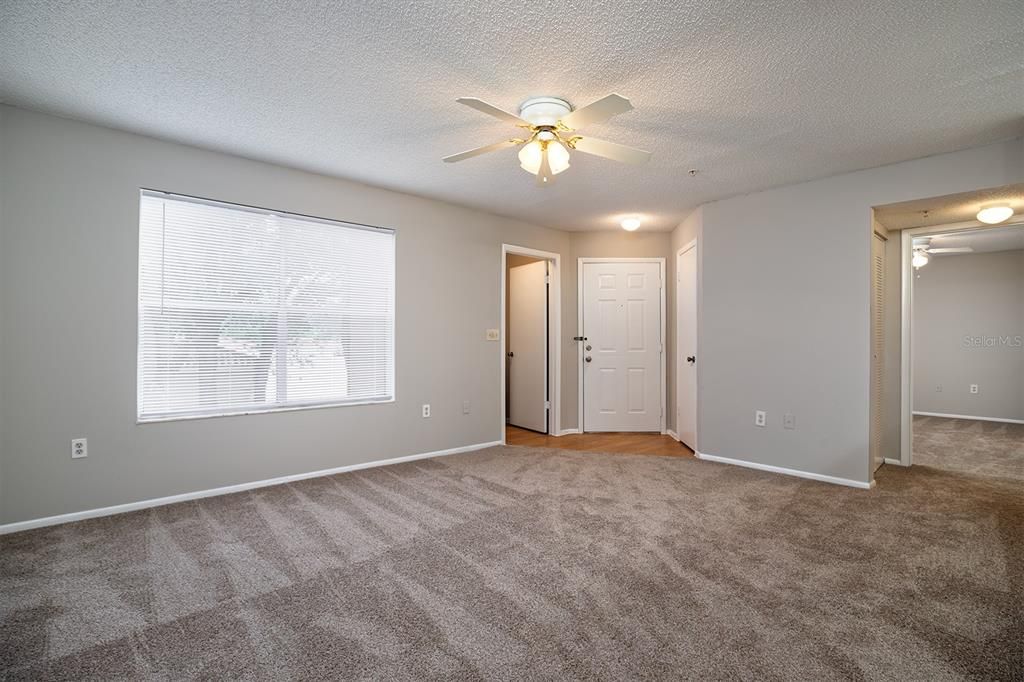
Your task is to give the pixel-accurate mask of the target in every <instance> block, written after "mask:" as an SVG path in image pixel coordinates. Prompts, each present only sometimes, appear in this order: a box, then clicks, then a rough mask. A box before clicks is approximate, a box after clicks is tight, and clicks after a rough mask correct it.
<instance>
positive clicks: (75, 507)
mask: <svg viewBox="0 0 1024 682" xmlns="http://www.w3.org/2000/svg"><path fill="white" fill-rule="evenodd" d="M1022 180H1024V147H1022V143H1021V140H1014V141H1011V142H1007V143H1002V144H997V145H990V146H987V147H982V148H978V149H973V150H967V151H963V152H957V153H954V154H947V155H942V156H936V157H930V158H928V159H921V160H918V161H912V162H908V163H903V164H897V165H894V166H887V167H884V168H878V169H872V170H868V171H861V172H858V173H851V174H847V175H843V176H837V177H834V178H829V179H826V180H820V181H816V182H811V183H803V184H801V185H795V186H790V187H783V188H779V189H776V190H770V191H767V192H761V193H758V194H753V195H747V196H743V197H737V198H734V199H728V200H725V201H720V202H716V203H712V204H708V205H705V206H704V207H702V208H701V209H700V210H699V211H698V212H696V213H695V214H694V216H691V218H690V219H688V220H687V222H685V223H684V224H683V225H681V226H680V227H679V228H677V230H676V231H675V232H674V233H673V234H672V235H668V234H665V233H662V234H651V233H643V232H640V233H636V234H633V235H630V234H626V233H621V232H609V233H586V234H580V233H573V234H572V235H570V234H568V233H564V232H560V231H558V230H552V229H548V228H543V227H538V226H535V225H529V224H526V223H522V222H517V221H513V220H508V219H504V218H500V217H496V216H493V215H489V214H485V213H481V212H478V211H472V210H468V209H464V208H460V207H457V206H453V205H450V204H445V203H442V202H437V201H431V200H426V199H422V198H417V197H412V196H409V195H403V194H400V193H395V192H389V191H386V190H381V189H377V188H373V187H368V186H365V185H360V184H357V183H352V182H346V181H343V180H338V179H335V178H330V177H325V176H320V175H315V174H310V173H304V172H300V171H296V170H293V169H287V168H282V167H277V166H273V165H269V164H265V163H258V162H254V161H249V160H245V159H240V158H236V157H231V156H226V155H223V154H218V153H214V152H209V151H204V150H200V149H195V148H191V147H185V146H181V145H176V144H170V143H166V142H161V141H158V140H154V139H150V138H145V137H140V136H136V135H131V134H127V133H122V132H117V131H113V130H109V129H104V128H99V127H96V126H91V125H87V124H83V123H78V122H73V121H67V120H63V119H58V118H54V117H50V116H45V115H41V114H35V113H31V112H26V111H22V110H18V109H14V108H10V107H5V106H0V245H2V250H0V406H2V409H0V472H2V476H3V477H2V479H0V523H7V522H13V521H19V520H24V519H31V518H39V517H43V516H50V515H54V514H61V513H66V512H72V511H79V510H84V509H92V508H96V507H102V506H108V505H114V504H120V503H126V502H132V501H137V500H144V499H150V498H155V497H161V496H166V495H173V494H177V493H184V492H190V491H195V490H202V489H206V488H212V487H218V486H223V485H231V484H236V483H242V482H247V481H253V480H261V479H267V478H273V477H277V476H283V475H287V474H293V473H301V472H307V471H315V470H319V469H325V468H330V467H337V466H342V465H346V464H354V463H359V462H365V461H372V460H378V459H383V458H388V457H397V456H401V455H407V454H414V453H420V452H428V451H433V450H439V449H446V448H452V447H457V446H461V445H469V444H474V443H481V442H488V441H493V440H497V439H499V438H500V435H501V423H502V418H501V415H500V395H499V382H500V376H499V373H500V355H499V354H500V352H501V344H500V343H495V342H487V341H485V340H484V330H485V329H487V328H493V327H498V326H499V324H498V322H499V320H498V315H499V314H500V306H499V305H498V300H499V296H500V282H501V268H500V263H501V253H500V245H501V244H502V243H503V242H504V243H511V244H518V245H521V246H527V247H531V248H536V249H542V250H546V251H552V252H556V253H559V254H561V255H562V257H563V270H564V272H563V280H562V303H563V310H562V316H563V325H562V328H563V341H564V346H563V376H562V427H563V428H574V427H575V426H576V414H577V407H578V404H579V403H578V396H577V395H576V390H575V387H576V381H577V377H578V373H577V372H578V367H577V360H576V345H575V343H574V342H572V341H571V337H572V336H573V335H574V334H575V330H576V258H577V257H580V256H592V257H608V256H643V257H665V258H666V264H667V268H668V273H669V274H670V277H671V273H673V272H674V268H675V263H674V257H675V248H676V247H677V246H680V245H682V244H683V243H685V241H688V239H690V238H692V236H691V235H693V234H697V233H699V234H700V235H701V237H702V239H701V253H700V259H701V286H702V292H701V298H700V301H701V315H702V327H701V330H700V343H701V347H700V353H701V358H700V370H699V372H700V385H701V392H702V394H701V404H700V407H699V411H700V414H699V421H700V429H699V436H698V437H699V439H700V441H699V442H700V449H701V450H702V451H703V452H707V453H711V454H716V455H721V456H725V457H732V458H735V459H741V460H747V461H751V462H759V463H763V464H769V465H774V466H780V467H788V468H793V469H800V470H803V471H809V472H814V473H821V474H826V475H832V476H838V477H842V478H849V479H853V480H858V481H867V480H869V475H868V457H867V448H868V418H867V412H868V358H869V345H868V310H869V305H868V304H869V286H868V285H869V260H870V259H869V253H870V242H869V238H870V230H868V229H866V226H867V224H868V221H869V220H870V207H871V206H873V205H878V204H884V203H891V202H896V201H903V200H907V199H913V198H919V197H926V196H936V195H941V194H948V193H953V192H960V191H968V190H972V189H976V188H979V187H990V186H997V185H1005V184H1010V183H1013V182H1020V181H1022ZM139 187H150V188H155V189H163V190H168V191H174V192H180V193H183V194H191V195H197V196H204V197H212V198H217V199H221V200H226V201H234V202H238V203H243V204H252V205H257V206H266V207H270V208H275V209H280V210H287V211H296V212H300V213H307V214H312V215H319V216H324V217H329V218H337V219H342V220H352V221H357V222H363V223H369V224H377V225H383V226H388V227H394V228H396V229H397V230H398V244H397V248H398V274H397V276H398V294H397V322H396V332H397V337H396V393H397V400H396V402H395V403H392V404H388V405H369V406H359V407H347V408H334V409H323V410H305V411H296V412H285V413H277V414H268V415H252V416H239V417H226V418H216V419H206V420H198V421H184V422H170V423H159V424H148V425H145V426H138V425H136V424H135V397H136V396H135V361H134V358H135V349H136V287H137V272H136V268H137V250H138V189H139ZM826 256H827V257H826ZM452 263H456V264H458V267H452ZM467 283H468V284H469V285H467ZM28 291H31V295H26V292H28ZM668 292H669V298H670V301H669V316H668V319H667V320H666V324H667V328H668V331H669V334H668V339H669V358H668V360H669V362H668V364H669V396H670V405H669V411H668V416H669V419H668V422H669V425H670V426H674V418H673V416H672V415H673V413H674V409H673V406H672V405H673V404H674V401H671V396H672V394H673V387H674V386H673V384H674V380H673V379H672V377H673V375H674V362H673V361H672V350H673V349H674V340H673V315H672V310H673V307H674V292H673V290H672V287H671V286H670V287H669V288H668ZM891 371H895V372H897V373H898V371H899V368H898V367H895V368H892V369H891ZM463 400H469V401H471V403H472V414H471V415H469V416H464V415H462V413H461V404H462V401H463ZM424 402H430V403H431V405H432V407H433V417H432V418H431V419H429V420H423V419H421V418H420V417H419V406H420V404H421V403H424ZM758 408H760V409H766V410H768V412H769V427H768V428H767V429H755V427H753V426H752V423H751V422H752V418H753V410H754V409H758ZM784 411H793V412H794V413H795V414H796V415H797V429H796V430H795V431H783V430H782V429H781V424H780V421H781V415H782V413H783V412H784ZM79 436H87V437H88V438H89V439H90V442H89V446H90V447H89V452H90V454H89V457H88V458H87V459H84V460H74V461H72V460H71V459H70V457H69V441H70V439H71V438H73V437H79Z"/></svg>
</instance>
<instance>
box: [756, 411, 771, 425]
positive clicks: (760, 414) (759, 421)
mask: <svg viewBox="0 0 1024 682" xmlns="http://www.w3.org/2000/svg"><path fill="white" fill-rule="evenodd" d="M767 423H768V413H766V412H765V411H764V410H758V411H757V412H755V413H754V426H764V425H765V424H767Z"/></svg>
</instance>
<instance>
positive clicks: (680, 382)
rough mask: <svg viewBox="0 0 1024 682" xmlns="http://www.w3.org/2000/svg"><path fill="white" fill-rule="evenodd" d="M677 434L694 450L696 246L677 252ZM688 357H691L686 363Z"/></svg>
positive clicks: (695, 415) (695, 431) (695, 406)
mask: <svg viewBox="0 0 1024 682" xmlns="http://www.w3.org/2000/svg"><path fill="white" fill-rule="evenodd" d="M676 308H677V309H676V434H677V435H678V436H679V440H681V441H682V442H683V443H685V444H686V446H687V447H689V448H690V449H691V450H693V451H694V452H696V451H697V362H698V361H699V358H697V247H696V245H694V246H692V247H690V248H689V249H687V250H686V251H683V252H682V253H681V254H679V262H678V276H677V281H676ZM687 358H694V361H693V362H689V361H688V360H687Z"/></svg>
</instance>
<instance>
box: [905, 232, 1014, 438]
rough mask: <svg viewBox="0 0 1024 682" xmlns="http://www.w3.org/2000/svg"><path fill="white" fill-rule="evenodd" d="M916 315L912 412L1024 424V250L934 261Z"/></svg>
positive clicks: (926, 270) (917, 287) (917, 291)
mask: <svg viewBox="0 0 1024 682" xmlns="http://www.w3.org/2000/svg"><path fill="white" fill-rule="evenodd" d="M913 312H914V314H913V327H912V339H913V345H914V355H913V357H914V411H915V412H937V413H940V414H958V415H968V416H975V417H991V418H996V419H1016V420H1024V348H1022V347H1021V344H1022V343H1024V250H1018V251H1002V252H997V253H979V254H969V255H961V256H944V257H936V258H932V260H931V262H930V263H929V264H928V265H926V266H925V267H923V268H921V269H920V270H918V271H917V273H916V274H915V277H914V311H913ZM967 337H970V338H971V339H973V340H977V341H979V343H978V344H977V345H975V343H973V342H967V341H966V338H967ZM1000 337H1004V338H1005V339H1007V340H1008V343H1002V342H1000ZM971 384H978V388H979V391H978V393H977V394H975V395H972V394H971V393H970V390H969V388H970V385H971ZM939 386H941V387H942V390H941V391H938V390H936V389H937V387H939Z"/></svg>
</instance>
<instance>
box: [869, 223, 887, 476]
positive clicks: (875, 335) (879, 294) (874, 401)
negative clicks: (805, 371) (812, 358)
mask: <svg viewBox="0 0 1024 682" xmlns="http://www.w3.org/2000/svg"><path fill="white" fill-rule="evenodd" d="M884 379H885V241H884V240H883V239H882V238H881V237H879V236H878V235H877V234H875V235H874V236H873V239H872V240H871V427H870V428H871V446H870V448H871V466H872V469H871V470H872V471H875V470H876V469H878V467H880V466H882V463H883V462H884V461H885V457H884V453H883V452H882V427H883V422H882V389H883V381H884Z"/></svg>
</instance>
